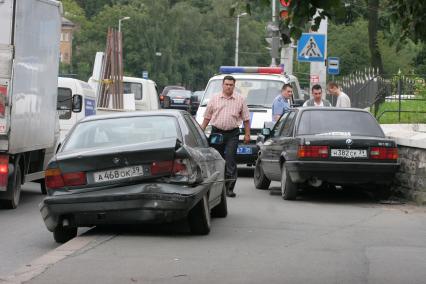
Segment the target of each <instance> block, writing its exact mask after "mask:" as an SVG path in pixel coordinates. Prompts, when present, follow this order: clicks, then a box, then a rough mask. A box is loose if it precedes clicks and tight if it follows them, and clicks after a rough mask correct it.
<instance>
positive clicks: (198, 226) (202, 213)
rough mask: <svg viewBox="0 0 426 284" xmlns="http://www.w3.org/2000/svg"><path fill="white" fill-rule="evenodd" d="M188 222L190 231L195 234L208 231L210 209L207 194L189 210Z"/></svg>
mask: <svg viewBox="0 0 426 284" xmlns="http://www.w3.org/2000/svg"><path fill="white" fill-rule="evenodd" d="M188 222H189V228H190V230H191V233H193V234H195V235H207V234H208V233H210V209H209V201H208V197H207V194H205V195H204V196H203V198H202V199H201V200H200V201H199V202H198V203H197V205H195V206H194V208H192V209H191V211H189V214H188Z"/></svg>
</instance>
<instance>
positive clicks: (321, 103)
mask: <svg viewBox="0 0 426 284" xmlns="http://www.w3.org/2000/svg"><path fill="white" fill-rule="evenodd" d="M303 106H304V107H305V106H316V107H331V103H330V102H329V101H327V100H326V99H323V98H322V88H321V86H320V85H318V84H317V85H313V86H312V99H310V100H307V101H306V102H305V103H304V104H303Z"/></svg>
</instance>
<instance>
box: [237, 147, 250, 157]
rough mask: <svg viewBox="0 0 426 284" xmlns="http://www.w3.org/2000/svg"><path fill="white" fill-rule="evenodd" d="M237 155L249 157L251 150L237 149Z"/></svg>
mask: <svg viewBox="0 0 426 284" xmlns="http://www.w3.org/2000/svg"><path fill="white" fill-rule="evenodd" d="M237 154H238V155H250V154H251V148H250V147H238V148H237Z"/></svg>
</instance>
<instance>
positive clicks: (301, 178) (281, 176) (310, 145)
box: [254, 107, 399, 199]
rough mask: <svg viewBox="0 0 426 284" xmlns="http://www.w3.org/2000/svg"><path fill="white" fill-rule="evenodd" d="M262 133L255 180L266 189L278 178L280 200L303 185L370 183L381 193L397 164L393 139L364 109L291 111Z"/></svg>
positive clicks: (259, 187) (287, 197) (390, 179)
mask: <svg viewBox="0 0 426 284" xmlns="http://www.w3.org/2000/svg"><path fill="white" fill-rule="evenodd" d="M262 133H263V135H260V137H259V138H258V145H259V156H258V159H257V161H256V168H255V172H254V184H255V186H256V188H258V189H268V188H269V185H270V183H271V180H275V181H281V193H282V197H283V198H284V199H295V198H296V196H297V193H298V188H299V186H300V185H302V184H307V185H310V186H315V187H319V186H321V185H322V184H323V183H327V184H331V185H341V186H353V185H360V186H364V185H368V186H370V187H371V185H374V187H375V189H376V190H377V191H382V190H383V189H384V188H385V187H386V186H387V185H389V183H390V182H391V181H392V178H393V176H394V174H395V172H396V171H397V169H398V166H399V162H398V150H397V145H396V143H395V141H393V140H391V139H388V138H386V137H385V135H384V133H383V131H382V129H381V127H380V125H379V124H378V123H377V121H376V119H375V118H374V117H373V116H372V115H371V114H370V113H369V112H367V111H364V110H359V109H340V108H325V107H307V108H297V109H292V110H291V111H290V112H287V113H285V114H284V115H282V116H281V118H280V119H279V121H278V122H277V123H276V124H275V125H274V126H273V128H272V129H270V128H264V129H263V130H262Z"/></svg>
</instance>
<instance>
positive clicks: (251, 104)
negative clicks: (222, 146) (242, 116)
mask: <svg viewBox="0 0 426 284" xmlns="http://www.w3.org/2000/svg"><path fill="white" fill-rule="evenodd" d="M220 73H221V74H220V75H216V76H213V77H212V78H210V80H209V82H208V83H207V87H206V89H205V92H204V95H203V98H202V100H201V103H200V106H199V108H198V111H197V115H196V120H197V122H198V123H200V124H201V123H202V122H203V119H204V112H205V111H206V107H207V103H208V102H209V100H210V99H211V98H212V97H213V96H214V95H216V94H218V93H220V92H222V81H223V78H224V77H225V76H226V75H232V76H233V77H234V78H235V80H236V82H235V92H236V93H238V94H240V95H241V96H243V97H244V98H245V99H246V103H247V106H248V108H249V110H250V144H248V145H247V144H244V143H243V138H244V128H243V125H241V126H240V133H241V135H240V143H239V145H238V149H237V163H238V164H247V165H253V164H254V163H255V161H256V159H257V146H256V138H257V135H258V134H259V133H261V130H262V128H263V127H264V124H265V122H268V121H272V102H273V101H274V99H275V97H276V96H278V95H279V94H281V88H282V86H283V85H284V84H290V85H291V86H292V87H293V101H294V100H303V99H304V97H303V93H302V92H301V90H300V86H299V82H298V80H297V78H296V77H295V76H292V75H284V74H283V73H284V72H283V69H282V68H281V67H242V66H235V67H232V66H221V67H220ZM210 131H211V126H210V125H209V126H208V127H207V129H206V134H207V135H209V134H210Z"/></svg>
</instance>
